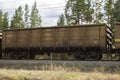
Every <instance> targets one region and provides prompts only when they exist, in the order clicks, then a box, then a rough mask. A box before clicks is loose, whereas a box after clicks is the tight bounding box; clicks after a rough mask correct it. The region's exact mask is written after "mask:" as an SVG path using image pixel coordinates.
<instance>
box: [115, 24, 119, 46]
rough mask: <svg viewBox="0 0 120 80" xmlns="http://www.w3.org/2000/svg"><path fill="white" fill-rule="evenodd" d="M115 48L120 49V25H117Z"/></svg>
mask: <svg viewBox="0 0 120 80" xmlns="http://www.w3.org/2000/svg"><path fill="white" fill-rule="evenodd" d="M114 36H115V43H114V45H115V48H120V23H118V24H115V34H114Z"/></svg>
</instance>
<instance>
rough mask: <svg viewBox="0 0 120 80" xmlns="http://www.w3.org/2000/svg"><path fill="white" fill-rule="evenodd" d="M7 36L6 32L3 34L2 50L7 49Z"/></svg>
mask: <svg viewBox="0 0 120 80" xmlns="http://www.w3.org/2000/svg"><path fill="white" fill-rule="evenodd" d="M5 43H6V34H5V31H3V34H2V49H5V47H6V45H5Z"/></svg>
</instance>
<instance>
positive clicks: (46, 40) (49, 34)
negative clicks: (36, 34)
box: [42, 28, 54, 47]
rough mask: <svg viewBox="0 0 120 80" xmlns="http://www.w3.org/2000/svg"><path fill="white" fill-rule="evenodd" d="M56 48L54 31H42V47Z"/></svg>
mask: <svg viewBox="0 0 120 80" xmlns="http://www.w3.org/2000/svg"><path fill="white" fill-rule="evenodd" d="M53 46H54V29H52V28H51V29H50V28H46V29H42V47H53Z"/></svg>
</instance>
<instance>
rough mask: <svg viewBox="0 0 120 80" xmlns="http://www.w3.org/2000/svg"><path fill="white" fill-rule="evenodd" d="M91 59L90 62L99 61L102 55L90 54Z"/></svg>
mask: <svg viewBox="0 0 120 80" xmlns="http://www.w3.org/2000/svg"><path fill="white" fill-rule="evenodd" d="M91 58H92V60H101V59H102V54H101V53H98V52H91Z"/></svg>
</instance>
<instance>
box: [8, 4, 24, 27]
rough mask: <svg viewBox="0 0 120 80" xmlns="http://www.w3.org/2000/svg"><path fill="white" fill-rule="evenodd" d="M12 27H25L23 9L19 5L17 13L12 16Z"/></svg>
mask: <svg viewBox="0 0 120 80" xmlns="http://www.w3.org/2000/svg"><path fill="white" fill-rule="evenodd" d="M10 28H24V21H23V11H22V7H21V6H19V7H18V9H16V11H15V15H14V16H13V17H12V20H11V25H10Z"/></svg>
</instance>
